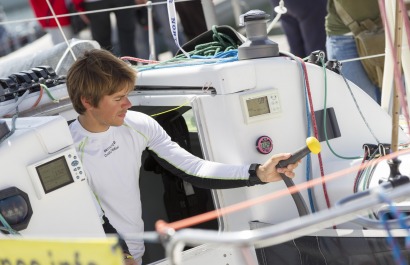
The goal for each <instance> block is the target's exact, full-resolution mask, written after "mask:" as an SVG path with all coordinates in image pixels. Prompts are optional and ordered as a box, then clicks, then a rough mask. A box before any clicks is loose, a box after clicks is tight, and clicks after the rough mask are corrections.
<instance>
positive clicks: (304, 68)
mask: <svg viewBox="0 0 410 265" xmlns="http://www.w3.org/2000/svg"><path fill="white" fill-rule="evenodd" d="M299 60H300V61H301V64H302V68H303V72H304V76H305V83H306V91H307V96H308V100H309V107H310V113H311V115H310V116H311V117H312V124H313V134H314V135H315V137H316V138H317V139H319V133H318V129H317V122H316V116H315V110H314V108H313V100H312V93H311V91H310V84H309V78H308V73H307V69H306V64H305V62H304V61H303V59H302V58H299ZM324 111H326V110H324ZM317 158H318V160H319V168H320V176H321V178H323V177H324V175H325V172H324V169H323V161H322V155H321V153H319V154H318V155H317ZM322 187H323V194H324V196H325V200H326V206H327V208H330V207H331V205H330V199H329V194H328V193H327V187H326V183H325V181H323V182H322Z"/></svg>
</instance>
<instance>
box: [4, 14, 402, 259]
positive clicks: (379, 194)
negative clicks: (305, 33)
mask: <svg viewBox="0 0 410 265" xmlns="http://www.w3.org/2000/svg"><path fill="white" fill-rule="evenodd" d="M241 19H242V21H243V25H244V26H245V28H246V34H245V35H246V36H244V35H242V34H240V33H238V32H237V31H236V30H234V29H233V28H231V27H229V26H215V27H213V28H212V29H211V30H210V31H208V32H206V33H204V34H203V35H200V36H199V37H198V38H196V39H195V40H193V41H192V42H189V43H187V44H185V45H183V46H182V49H181V52H180V53H179V54H177V55H176V56H175V58H176V59H178V60H173V59H171V60H169V61H166V62H156V63H150V64H144V65H140V66H130V67H135V69H136V71H137V75H138V77H137V82H136V84H135V90H134V91H133V92H132V93H130V94H129V99H130V101H131V102H132V105H133V106H132V108H131V109H132V110H136V111H140V112H144V113H147V114H149V115H152V116H154V117H156V118H157V119H158V121H159V122H160V123H161V124H162V125H163V126H164V128H166V127H173V126H178V128H180V129H179V130H178V131H177V134H178V135H185V136H186V137H187V138H186V140H187V141H189V143H190V144H189V147H190V148H189V149H190V150H189V151H190V152H192V153H194V154H196V155H198V156H200V157H203V158H205V159H208V160H212V161H218V162H223V163H232V164H237V163H239V164H243V163H255V162H259V163H262V162H263V161H265V160H266V159H267V158H268V157H269V155H270V154H273V153H281V152H294V151H296V150H299V151H297V152H295V154H301V157H300V158H301V160H302V161H301V164H300V166H299V167H298V168H297V169H296V170H295V174H296V177H295V178H294V179H293V181H290V182H289V181H283V182H276V183H270V184H266V185H259V186H253V187H248V188H236V189H229V190H201V189H198V188H196V187H193V186H191V185H190V184H189V183H185V182H182V181H180V180H178V179H175V178H172V176H165V175H164V176H161V174H164V173H163V172H162V173H161V174H158V173H156V172H158V170H154V169H153V167H155V165H152V163H150V160H149V156H148V154H144V156H143V157H144V161H143V165H144V166H143V167H142V168H141V184H140V185H141V187H142V188H141V192H142V194H141V200H142V205H143V206H144V213H143V219H144V222H145V230H146V231H147V232H146V233H144V235H121V236H123V237H124V238H127V237H130V238H132V237H139V238H142V239H143V240H144V241H145V243H146V247H147V249H146V253H145V255H144V263H145V264H209V263H215V264H219V263H221V264H393V263H397V264H405V263H401V262H406V260H409V255H410V253H409V250H408V247H407V238H408V236H409V234H408V217H407V213H408V212H409V211H410V201H409V200H408V194H409V192H410V186H409V184H408V177H407V176H408V175H409V172H410V161H409V160H410V157H409V155H408V154H407V153H408V152H409V149H408V144H409V140H410V139H409V136H408V134H406V132H405V131H403V130H402V129H401V128H398V129H397V130H396V131H397V136H396V137H395V139H396V140H397V144H395V146H398V148H397V149H394V145H393V143H392V131H394V130H393V129H395V128H394V126H395V124H394V123H393V122H392V121H394V119H393V118H392V116H393V115H391V114H389V111H386V110H385V109H384V108H383V107H381V106H380V105H378V104H377V103H375V102H374V101H373V100H372V99H371V98H370V97H369V96H368V95H367V94H366V93H364V92H363V91H362V90H361V89H360V88H359V87H357V86H356V85H355V84H353V83H352V82H350V81H348V80H346V79H345V78H344V77H343V76H342V75H341V74H340V69H339V68H338V67H339V66H338V64H337V63H334V62H331V63H326V62H324V54H323V52H320V51H319V52H315V53H312V55H311V56H310V57H309V59H308V61H307V62H305V61H303V60H302V59H301V58H297V57H295V56H293V55H292V54H290V53H288V52H283V51H281V50H280V47H278V45H277V43H275V42H273V41H271V40H270V39H269V38H267V35H266V21H267V16H266V13H265V12H263V11H261V10H251V11H249V12H246V13H245V14H243V15H242V16H241ZM403 34H404V35H405V32H403ZM215 35H218V36H225V37H226V36H228V37H229V38H227V39H229V41H230V43H229V46H233V47H236V48H234V49H227V50H226V51H224V53H223V56H220V57H213V58H205V57H201V56H198V57H195V56H192V58H186V59H185V60H181V58H183V57H184V55H185V54H184V52H183V51H185V52H187V53H189V52H192V51H194V50H195V47H196V46H197V45H198V44H207V43H209V42H211V41H212V40H213V37H214V36H215ZM404 39H405V38H404ZM221 45H222V44H221ZM222 46H223V45H222ZM69 47H70V49H67V44H65V43H63V44H60V45H57V46H55V47H53V49H51V50H50V51H48V52H45V53H43V54H42V55H41V56H39V57H36V58H33V60H31V61H30V62H22V63H19V64H18V65H13V66H10V68H11V70H12V73H14V75H12V74H10V76H13V77H12V78H9V79H7V80H3V79H2V80H0V81H1V82H0V84H1V85H2V87H1V90H0V91H1V92H0V98H1V102H0V116H2V117H4V119H2V122H1V123H0V126H1V127H0V132H2V137H1V139H2V141H1V142H0V158H1V159H0V166H1V168H2V177H1V180H0V210H1V214H2V216H3V217H5V219H6V222H3V220H2V224H3V226H4V228H3V229H2V231H5V232H4V233H0V244H1V243H2V242H3V243H10V242H14V241H12V240H14V238H15V236H17V235H10V234H12V233H11V232H12V231H16V232H18V234H19V235H20V236H21V238H22V240H20V241H19V242H20V244H23V242H24V238H29V239H31V238H38V237H46V238H54V239H55V241H51V243H50V241H49V245H47V246H48V247H49V248H50V249H52V246H53V244H57V243H56V242H61V238H64V239H67V238H71V240H72V238H78V237H81V238H97V239H99V240H100V242H102V240H103V239H104V238H105V234H104V232H103V231H102V229H101V225H100V220H99V217H98V212H97V210H96V207H95V205H94V200H93V197H92V196H91V193H90V191H89V188H88V185H87V183H86V176H84V175H83V170H82V165H81V161H80V159H79V157H78V154H77V153H76V151H75V148H74V147H73V146H72V139H71V136H70V133H69V130H68V125H67V124H68V123H70V122H71V121H73V120H74V119H76V117H77V113H76V112H75V111H74V110H73V108H72V106H71V102H70V100H69V98H68V95H67V91H66V87H65V80H64V74H65V73H66V72H67V70H68V69H69V67H70V65H71V64H72V63H73V62H74V60H75V59H74V58H75V57H76V56H78V55H80V54H81V53H82V52H83V51H84V50H88V49H95V48H99V45H98V43H96V42H93V41H79V40H71V41H70V42H69ZM182 50H183V51H182ZM387 52H388V50H387V51H386V54H387ZM73 54H74V56H72V55H73ZM404 54H406V53H404ZM407 54H408V53H407ZM405 56H408V55H404V57H402V58H404V60H407V59H408V58H407V57H405ZM73 57H74V58H73ZM386 61H388V60H386ZM407 62H408V61H407ZM388 63H389V62H387V64H388ZM390 63H391V62H390ZM404 65H405V64H404V63H403V66H404ZM391 78H392V77H390V79H391ZM387 79H388V77H386V79H385V80H387ZM391 80H392V79H391ZM391 80H390V83H391ZM385 82H388V81H385ZM17 112H18V116H17V115H15V114H16V113H17ZM176 123H178V124H176ZM181 124H182V125H184V126H180V125H181ZM175 128H176V127H175ZM181 128H182V129H181ZM170 134H171V133H170ZM312 137H313V138H314V139H316V141H317V142H316V141H314V142H315V143H316V145H317V143H319V145H320V152H319V153H318V152H317V150H316V151H313V150H312V149H311V145H310V143H311V139H312ZM3 139H4V140H3ZM316 147H317V146H316ZM148 209H149V210H148ZM5 224H8V226H7V225H5ZM19 242H17V244H16V246H19V245H18V243H19ZM70 242H73V241H70ZM95 242H98V240H97V241H92V242H88V241H87V242H86V243H87V244H88V246H91V245H93V243H94V244H95ZM83 243H84V242H82V241H80V242H79V241H74V246H75V244H77V245H78V246H80V245H81V246H82V247H84V249H87V250H89V248H87V247H85V246H87V244H83ZM36 244H37V245H38V244H39V241H36ZM109 244H111V245H110V246H112V244H113V241H109ZM13 246H14V245H13ZM32 246H33V245H32ZM42 251H44V249H43V250H42ZM70 251H71V248H70ZM117 252H118V251H117ZM117 252H115V253H117ZM45 253H46V254H44V255H46V256H47V255H48V256H47V257H46V258H47V259H48V261H50V260H51V261H56V262H60V263H61V262H68V261H67V260H69V261H70V262H71V261H72V262H73V263H74V262H75V261H79V260H80V258H79V255H80V254H82V256H81V257H82V258H83V259H85V258H84V256H85V255H86V254H84V253H82V252H81V251H80V250H77V249H76V250H75V251H73V252H72V253H74V254H73V255H72V256H74V258H73V257H71V258H66V257H64V258H61V259H59V256H58V255H63V254H62V253H63V252H61V251H60V252H58V251H57V250H55V252H53V254H47V253H51V252H50V251H49V252H45ZM55 253H58V254H55ZM75 253H77V254H78V253H80V254H78V255H77V256H76V255H75ZM1 255H2V254H1V253H0V260H3V261H5V260H6V257H3V256H1ZM9 255H11V256H12V255H15V254H9ZM87 255H88V256H86V257H87V258H88V259H89V260H92V258H95V259H97V257H90V254H89V253H88V254H87ZM104 255H106V254H104ZM107 255H108V254H107ZM13 257H16V256H13ZM14 260H17V259H14ZM115 261H116V262H121V261H119V260H118V259H117V260H115ZM94 264H96V262H94ZM117 264H118V263H117Z"/></svg>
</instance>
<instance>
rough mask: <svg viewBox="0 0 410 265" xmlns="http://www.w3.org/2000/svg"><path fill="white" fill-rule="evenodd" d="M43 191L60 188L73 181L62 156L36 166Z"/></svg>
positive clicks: (47, 191)
mask: <svg viewBox="0 0 410 265" xmlns="http://www.w3.org/2000/svg"><path fill="white" fill-rule="evenodd" d="M36 170H37V174H38V176H39V178H40V181H41V185H42V186H43V189H44V193H49V192H50V191H53V190H56V189H58V188H61V187H63V186H65V185H68V184H70V183H72V182H74V179H73V178H72V176H71V172H70V169H69V168H68V165H67V161H66V159H65V157H64V156H61V157H59V158H56V159H54V160H51V161H49V162H47V163H45V164H42V165H41V166H38V167H36Z"/></svg>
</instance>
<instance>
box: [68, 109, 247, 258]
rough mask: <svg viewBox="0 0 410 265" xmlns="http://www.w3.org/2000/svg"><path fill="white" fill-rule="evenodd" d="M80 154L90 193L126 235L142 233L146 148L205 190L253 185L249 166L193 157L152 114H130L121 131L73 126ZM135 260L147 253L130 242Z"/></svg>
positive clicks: (172, 169) (140, 244)
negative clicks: (141, 183)
mask: <svg viewBox="0 0 410 265" xmlns="http://www.w3.org/2000/svg"><path fill="white" fill-rule="evenodd" d="M70 130H71V134H72V137H73V139H74V143H75V146H76V149H77V152H78V154H79V156H80V159H81V161H82V163H83V167H84V169H85V173H86V176H87V179H88V182H89V184H90V187H91V189H92V190H93V192H94V193H95V195H96V196H97V197H98V199H99V202H100V205H101V207H102V209H103V210H104V212H105V215H106V216H107V218H108V219H109V220H110V223H111V224H112V225H113V227H114V228H115V229H116V230H117V231H118V233H120V234H122V235H130V234H141V233H143V231H144V223H143V220H142V217H141V216H142V215H141V200H140V187H139V174H140V167H141V155H142V152H143V151H144V150H145V149H146V148H148V150H150V151H152V154H153V155H154V157H156V159H157V160H158V161H159V162H160V164H161V165H162V166H164V167H165V168H167V169H168V170H170V171H171V172H173V173H175V174H176V175H178V176H180V177H182V178H184V179H185V180H186V181H188V182H191V183H193V184H194V185H197V186H200V187H207V188H231V187H241V186H249V185H251V183H249V173H248V170H249V165H227V164H221V163H216V162H211V161H206V160H203V159H200V158H198V157H196V156H193V155H192V154H190V153H189V152H187V151H186V150H185V149H183V148H181V147H180V146H179V145H178V144H176V143H175V142H172V141H171V138H170V137H169V136H168V134H167V133H166V132H165V131H164V129H163V128H162V127H161V126H160V125H159V124H158V122H157V121H155V120H154V119H153V118H151V117H150V116H148V115H145V114H143V113H139V112H135V111H128V112H127V115H126V117H125V122H124V124H123V125H122V126H118V127H113V126H112V127H110V128H109V129H108V130H107V131H105V132H101V133H91V132H88V131H87V130H85V129H84V128H83V127H82V126H81V124H80V123H79V122H78V120H76V121H74V122H73V123H72V124H70ZM126 243H127V245H128V248H129V250H130V252H131V254H132V255H133V256H134V258H135V259H140V258H141V257H142V255H143V253H144V244H143V242H141V241H137V240H129V239H126Z"/></svg>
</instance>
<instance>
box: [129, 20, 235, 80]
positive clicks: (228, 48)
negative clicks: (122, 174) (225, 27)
mask: <svg viewBox="0 0 410 265" xmlns="http://www.w3.org/2000/svg"><path fill="white" fill-rule="evenodd" d="M212 32H213V34H212V40H213V41H211V42H208V43H201V44H198V45H196V46H195V47H194V49H193V50H192V51H190V52H188V54H189V57H190V58H187V57H186V56H185V54H179V55H177V56H175V57H173V58H171V59H169V60H166V61H163V62H158V63H157V61H155V64H149V65H143V66H137V67H136V68H137V70H138V71H139V72H141V71H146V70H153V69H158V68H170V67H183V66H193V65H202V64H214V63H226V62H233V61H237V60H238V50H237V48H238V45H237V44H236V42H235V41H234V40H233V39H232V38H231V37H230V36H229V35H227V34H225V33H221V32H218V30H217V27H216V26H212ZM128 58H129V57H128Z"/></svg>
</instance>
